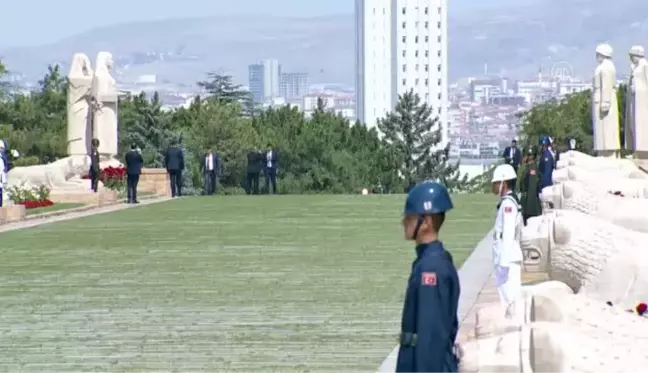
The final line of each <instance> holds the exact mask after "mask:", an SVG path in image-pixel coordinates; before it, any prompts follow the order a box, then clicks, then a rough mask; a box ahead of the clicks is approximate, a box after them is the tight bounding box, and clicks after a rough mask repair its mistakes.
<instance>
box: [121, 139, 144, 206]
mask: <svg viewBox="0 0 648 373" xmlns="http://www.w3.org/2000/svg"><path fill="white" fill-rule="evenodd" d="M124 158H125V161H126V188H127V194H128V202H127V203H139V201H138V200H137V183H139V178H140V174H141V173H142V167H143V166H144V159H142V154H141V153H140V150H139V149H138V148H137V146H136V145H135V144H133V145H131V149H130V150H129V151H128V153H126V156H125V157H124Z"/></svg>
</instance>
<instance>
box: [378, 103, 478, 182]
mask: <svg viewBox="0 0 648 373" xmlns="http://www.w3.org/2000/svg"><path fill="white" fill-rule="evenodd" d="M378 128H379V129H380V131H381V132H382V133H383V134H384V139H385V140H386V141H387V142H388V143H390V144H392V146H393V147H394V151H395V153H394V156H395V158H396V159H397V160H399V164H400V166H399V167H398V170H399V172H400V174H401V175H402V176H403V178H404V179H405V186H406V188H409V187H411V186H413V185H414V184H416V183H417V182H419V181H421V180H426V179H430V180H436V181H438V182H441V183H443V184H444V185H446V187H448V188H449V189H451V190H456V189H461V188H462V187H463V186H465V185H466V183H467V180H466V177H465V176H464V177H463V178H460V175H459V164H456V165H451V164H449V163H448V153H449V150H450V149H449V145H448V146H446V147H444V148H441V149H438V150H435V148H436V147H437V146H438V145H439V144H440V143H441V129H440V126H439V125H438V119H437V117H436V116H435V115H434V109H433V108H432V107H430V106H428V105H427V104H426V103H424V102H422V101H421V99H420V97H419V96H418V95H416V94H415V93H414V92H413V91H409V92H407V93H405V94H404V95H402V96H400V97H399V100H398V103H397V104H396V109H395V110H394V112H392V113H389V114H387V116H386V117H385V118H383V119H381V120H379V121H378Z"/></svg>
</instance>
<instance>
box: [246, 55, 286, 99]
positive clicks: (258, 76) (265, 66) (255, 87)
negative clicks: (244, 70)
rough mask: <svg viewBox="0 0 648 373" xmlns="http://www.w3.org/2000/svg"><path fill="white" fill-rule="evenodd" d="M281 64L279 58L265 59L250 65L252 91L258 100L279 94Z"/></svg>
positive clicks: (249, 76)
mask: <svg viewBox="0 0 648 373" xmlns="http://www.w3.org/2000/svg"><path fill="white" fill-rule="evenodd" d="M280 73H281V66H280V65H279V61H277V60H263V61H260V62H259V63H256V64H254V65H250V66H248V74H249V75H248V80H249V86H250V93H252V96H253V97H254V99H255V100H256V101H258V102H263V101H265V100H269V99H273V98H275V97H278V96H279V75H280Z"/></svg>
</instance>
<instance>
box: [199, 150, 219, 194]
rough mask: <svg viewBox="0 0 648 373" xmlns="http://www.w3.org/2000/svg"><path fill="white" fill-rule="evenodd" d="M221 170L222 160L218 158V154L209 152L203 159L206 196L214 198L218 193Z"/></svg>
mask: <svg viewBox="0 0 648 373" xmlns="http://www.w3.org/2000/svg"><path fill="white" fill-rule="evenodd" d="M219 170H220V159H219V158H218V154H216V153H214V152H213V151H212V150H211V149H209V150H207V154H206V155H205V156H204V157H203V161H202V171H203V175H204V177H205V185H204V193H205V195H206V196H212V195H214V193H216V185H217V184H218V175H219Z"/></svg>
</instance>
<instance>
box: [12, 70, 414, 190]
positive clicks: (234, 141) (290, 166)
mask: <svg viewBox="0 0 648 373" xmlns="http://www.w3.org/2000/svg"><path fill="white" fill-rule="evenodd" d="M3 69H4V67H3V66H2V65H0V78H1V77H2V71H4V70H3ZM199 85H200V86H201V87H202V88H203V89H204V90H205V91H206V92H207V93H208V94H209V95H208V96H207V98H200V97H198V98H196V99H195V100H194V102H193V103H192V104H191V105H190V106H189V107H187V108H180V109H177V110H172V111H165V110H163V109H162V105H161V102H160V100H159V98H158V96H157V94H155V95H153V96H152V97H147V96H146V95H144V94H139V95H129V96H124V97H121V98H120V102H119V149H120V150H121V152H122V153H124V152H126V151H127V150H128V149H129V148H130V146H131V145H133V144H135V145H137V146H139V147H140V148H141V149H142V155H143V157H144V161H145V163H146V167H161V166H163V155H164V152H165V151H166V149H167V147H168V146H169V145H170V144H171V143H173V142H177V141H180V142H181V146H182V147H183V148H184V149H185V165H186V172H185V176H184V177H185V180H184V181H185V185H186V186H187V191H188V192H189V193H191V192H194V193H196V192H198V191H199V190H200V189H201V187H202V175H201V170H200V167H201V157H202V156H203V155H204V154H205V152H206V151H207V149H208V148H212V149H213V150H214V151H215V152H217V153H218V154H219V156H220V157H221V160H222V174H221V178H220V182H221V185H220V188H221V190H222V191H223V192H225V193H230V194H237V193H240V192H241V189H240V188H241V186H242V185H243V181H244V178H245V171H246V155H247V153H248V152H249V151H250V150H251V149H254V148H256V149H259V150H265V149H266V146H267V144H269V143H270V144H272V146H273V147H274V149H276V150H277V151H278V152H279V154H280V162H279V188H280V192H281V193H358V192H359V191H360V190H361V189H363V188H369V189H373V190H375V191H381V192H385V193H390V192H394V191H396V192H401V191H402V190H403V182H402V180H401V179H400V178H399V177H398V169H399V165H400V159H401V158H400V154H399V152H398V150H397V149H396V147H395V146H393V145H391V144H389V143H387V142H386V141H384V140H381V139H380V138H379V136H378V133H377V131H376V130H375V129H368V128H366V127H365V126H364V125H362V124H355V125H352V124H350V123H349V122H348V121H347V120H345V119H344V118H342V117H340V116H337V115H335V114H332V113H330V112H328V111H327V110H326V108H324V106H323V105H321V107H320V110H317V111H316V112H315V113H314V114H313V116H312V118H306V117H304V114H303V113H301V112H299V111H298V110H296V109H294V108H289V107H284V108H279V109H268V110H266V111H256V108H254V107H253V106H248V104H249V105H251V100H249V103H248V99H249V94H248V93H247V92H245V91H242V90H241V89H240V87H238V86H235V85H233V84H232V83H231V78H230V77H228V76H220V75H217V74H210V75H209V79H208V81H206V82H201V83H199ZM0 91H2V90H1V89H0ZM66 96H67V84H66V80H65V78H64V77H63V76H62V75H61V72H60V70H59V68H58V67H51V68H50V70H49V72H48V74H47V75H46V76H45V77H44V79H43V80H42V81H41V82H40V86H39V88H38V89H36V90H35V91H33V92H31V93H30V94H14V95H11V96H7V98H6V99H5V100H2V101H0V138H2V139H6V140H7V142H8V143H9V146H10V147H11V148H13V149H17V150H18V151H19V152H20V154H21V158H19V159H18V160H17V162H16V164H17V165H27V164H34V163H36V162H46V161H50V160H53V159H56V158H62V157H65V156H66V151H67V143H66V139H67V129H66V128H67V126H66V102H67V98H66ZM252 114H254V115H252ZM262 184H263V180H262Z"/></svg>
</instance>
